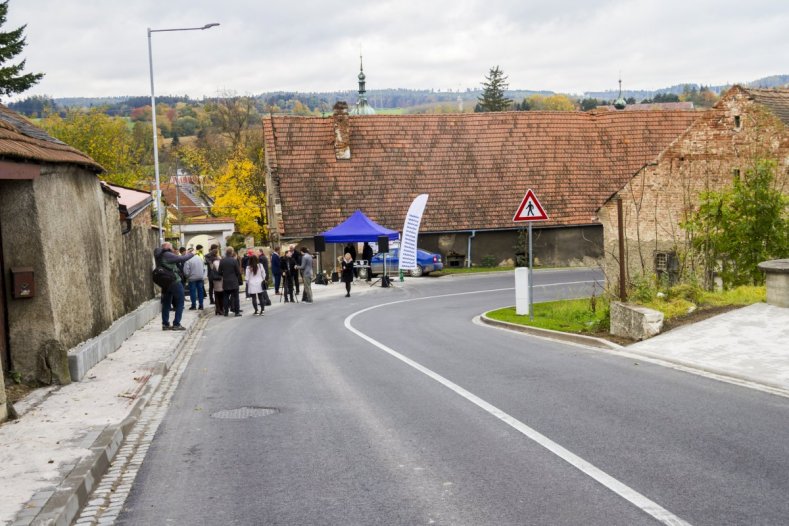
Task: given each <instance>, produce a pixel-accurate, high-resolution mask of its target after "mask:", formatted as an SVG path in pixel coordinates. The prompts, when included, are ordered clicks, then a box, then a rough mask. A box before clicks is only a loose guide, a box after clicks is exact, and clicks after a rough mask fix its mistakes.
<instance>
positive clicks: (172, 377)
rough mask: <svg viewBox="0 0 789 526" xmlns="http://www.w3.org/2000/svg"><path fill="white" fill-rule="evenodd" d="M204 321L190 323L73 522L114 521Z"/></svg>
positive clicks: (97, 525) (99, 525)
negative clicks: (174, 355) (179, 347)
mask: <svg viewBox="0 0 789 526" xmlns="http://www.w3.org/2000/svg"><path fill="white" fill-rule="evenodd" d="M207 322H208V317H206V316H203V317H201V318H199V319H198V320H197V322H196V323H195V324H194V325H193V327H192V330H191V331H190V333H189V335H188V336H187V338H186V342H185V343H184V348H183V349H182V350H181V352H180V353H179V354H178V357H177V358H176V359H175V361H174V362H173V364H172V366H171V367H170V370H169V371H168V372H167V374H166V375H165V376H164V378H163V379H162V382H161V384H159V387H158V388H157V390H156V392H155V393H154V395H153V396H152V397H151V401H150V402H149V403H148V405H147V406H146V407H145V409H143V411H142V413H141V414H140V418H139V420H137V423H136V424H135V425H134V427H133V428H132V430H131V432H129V435H128V436H127V437H126V440H125V441H124V443H123V445H122V446H121V448H120V449H119V450H118V454H117V455H115V458H114V459H113V461H112V463H111V464H110V468H109V470H108V471H107V473H106V474H105V475H104V477H102V479H101V482H100V483H99V485H98V486H97V487H96V489H95V490H94V491H93V493H92V494H91V496H90V499H89V500H88V503H87V505H86V506H85V508H83V510H82V513H81V514H80V515H79V517H78V518H77V520H76V521H74V524H77V525H79V526H87V525H91V526H106V525H111V524H114V523H115V520H116V519H117V518H118V516H119V515H120V513H121V510H122V509H123V504H124V502H126V498H127V497H128V496H129V492H130V491H131V488H132V485H133V484H134V479H135V478H136V477H137V472H138V471H139V470H140V466H142V463H143V460H145V454H146V453H147V452H148V448H149V447H150V445H151V442H152V441H153V437H154V435H156V430H157V429H158V428H159V424H160V423H161V422H162V419H163V418H164V415H165V414H166V413H167V409H168V408H169V406H170V399H171V398H172V396H173V393H174V392H175V389H176V388H177V387H178V383H179V381H180V380H181V375H182V374H183V372H184V370H186V366H187V364H188V363H189V359H190V358H191V357H192V354H193V353H194V350H195V348H196V347H197V341H198V339H199V337H200V335H201V334H202V332H203V328H204V327H205V324H206V323H207Z"/></svg>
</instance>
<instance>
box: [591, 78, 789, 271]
mask: <svg viewBox="0 0 789 526" xmlns="http://www.w3.org/2000/svg"><path fill="white" fill-rule="evenodd" d="M759 160H773V161H775V163H776V166H777V170H776V173H775V176H776V178H777V182H776V187H777V188H783V189H784V192H787V191H789V190H787V189H789V89H788V88H779V89H755V88H744V87H741V86H734V87H732V88H730V89H729V90H728V91H727V92H726V93H724V94H723V95H721V98H720V100H718V102H717V103H716V104H715V105H714V106H713V108H712V109H711V110H709V111H706V112H704V113H702V114H701V117H700V118H698V119H696V120H695V121H694V122H693V124H692V125H691V126H690V127H689V128H688V129H687V130H685V131H684V132H683V133H682V134H681V135H680V136H679V137H678V138H677V139H676V140H675V141H673V142H672V143H671V144H670V145H669V147H668V148H666V149H665V150H663V151H662V152H660V154H659V155H658V156H656V157H655V159H654V160H653V161H652V162H650V163H648V164H646V165H645V166H644V167H643V168H642V169H639V170H637V171H635V172H634V173H633V174H632V175H631V176H630V177H629V178H628V179H627V180H626V181H625V184H623V185H622V188H620V189H618V190H617V191H616V192H615V193H614V194H612V195H611V197H610V199H607V200H606V202H605V204H604V205H603V206H601V207H600V210H599V211H598V216H599V218H600V222H601V224H602V225H603V228H604V237H605V245H606V249H605V262H604V265H605V268H606V276H607V277H608V278H609V279H611V280H613V281H612V282H613V283H618V280H619V259H620V258H619V254H618V243H619V234H618V220H617V210H616V206H617V204H616V201H617V199H621V201H622V208H623V221H622V222H623V230H624V241H625V243H624V245H625V254H624V257H622V261H624V262H626V280H625V281H626V282H631V281H633V280H635V279H637V278H638V277H639V276H644V275H646V276H650V275H652V274H653V273H658V274H666V275H667V276H668V277H669V278H670V280H674V279H677V278H678V277H679V276H680V275H681V274H686V273H692V272H695V273H698V274H699V276H698V277H700V278H701V279H702V280H708V279H709V278H710V277H711V276H712V275H713V272H714V270H715V269H705V270H706V271H701V270H700V269H702V268H703V262H701V261H695V259H694V258H693V257H692V256H691V252H690V250H689V249H690V242H691V239H692V236H693V234H692V233H689V232H687V231H685V230H684V229H683V228H682V223H683V222H684V221H685V220H687V219H688V218H689V216H690V213H691V212H693V211H694V210H695V209H696V208H697V207H698V204H699V194H700V193H701V192H703V191H721V190H724V189H728V188H731V187H732V184H733V180H734V178H735V177H740V176H741V175H745V174H746V173H747V171H748V170H750V169H752V168H753V167H754V166H755V164H756V162H757V161H759ZM708 284H710V283H708Z"/></svg>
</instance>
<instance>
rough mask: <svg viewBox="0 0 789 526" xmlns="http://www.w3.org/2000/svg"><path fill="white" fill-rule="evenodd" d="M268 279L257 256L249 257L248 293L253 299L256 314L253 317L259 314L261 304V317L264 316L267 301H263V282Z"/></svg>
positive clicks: (247, 273)
mask: <svg viewBox="0 0 789 526" xmlns="http://www.w3.org/2000/svg"><path fill="white" fill-rule="evenodd" d="M265 279H266V270H265V269H264V268H263V265H262V264H261V263H260V261H259V260H258V257H257V256H256V255H255V254H252V255H251V256H249V261H247V270H246V281H247V293H248V294H249V295H250V296H251V297H252V307H254V309H255V312H253V313H252V315H253V316H254V315H256V314H258V303H260V315H261V316H263V310H264V309H265V307H266V301H265V300H264V299H263V281H264V280H265Z"/></svg>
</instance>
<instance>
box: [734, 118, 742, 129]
mask: <svg viewBox="0 0 789 526" xmlns="http://www.w3.org/2000/svg"><path fill="white" fill-rule="evenodd" d="M741 124H742V123H741V122H740V116H739V115H735V116H734V129H735V130H739V129H740V126H741Z"/></svg>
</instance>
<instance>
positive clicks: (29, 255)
mask: <svg viewBox="0 0 789 526" xmlns="http://www.w3.org/2000/svg"><path fill="white" fill-rule="evenodd" d="M37 182H38V181H0V225H1V226H2V228H3V232H2V238H3V262H4V264H5V269H3V271H4V272H5V273H6V275H8V272H9V271H10V269H12V268H14V267H32V268H33V272H34V277H35V297H33V298H30V299H10V298H11V294H10V288H11V286H12V285H11V284H10V283H9V284H8V285H7V288H8V289H9V290H8V291H7V297H8V298H9V299H8V312H7V315H8V325H9V331H8V339H9V347H10V349H9V351H10V355H11V361H12V363H11V366H12V368H13V369H14V370H15V371H17V372H20V373H22V375H23V379H24V380H25V381H28V382H38V383H41V384H51V383H57V382H65V383H68V381H69V373H68V363H67V360H66V359H65V350H66V349H65V348H64V347H62V346H60V345H59V344H58V340H57V338H58V334H57V329H56V324H55V323H54V307H53V298H52V286H51V285H50V282H49V267H48V266H47V265H46V264H45V263H44V257H45V253H44V251H45V249H48V250H49V252H52V253H55V252H57V249H58V247H45V246H44V243H43V237H42V235H41V229H40V226H39V223H40V217H39V212H40V209H39V208H38V207H37V206H36V198H35V192H36V186H37V185H36V183H37Z"/></svg>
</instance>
